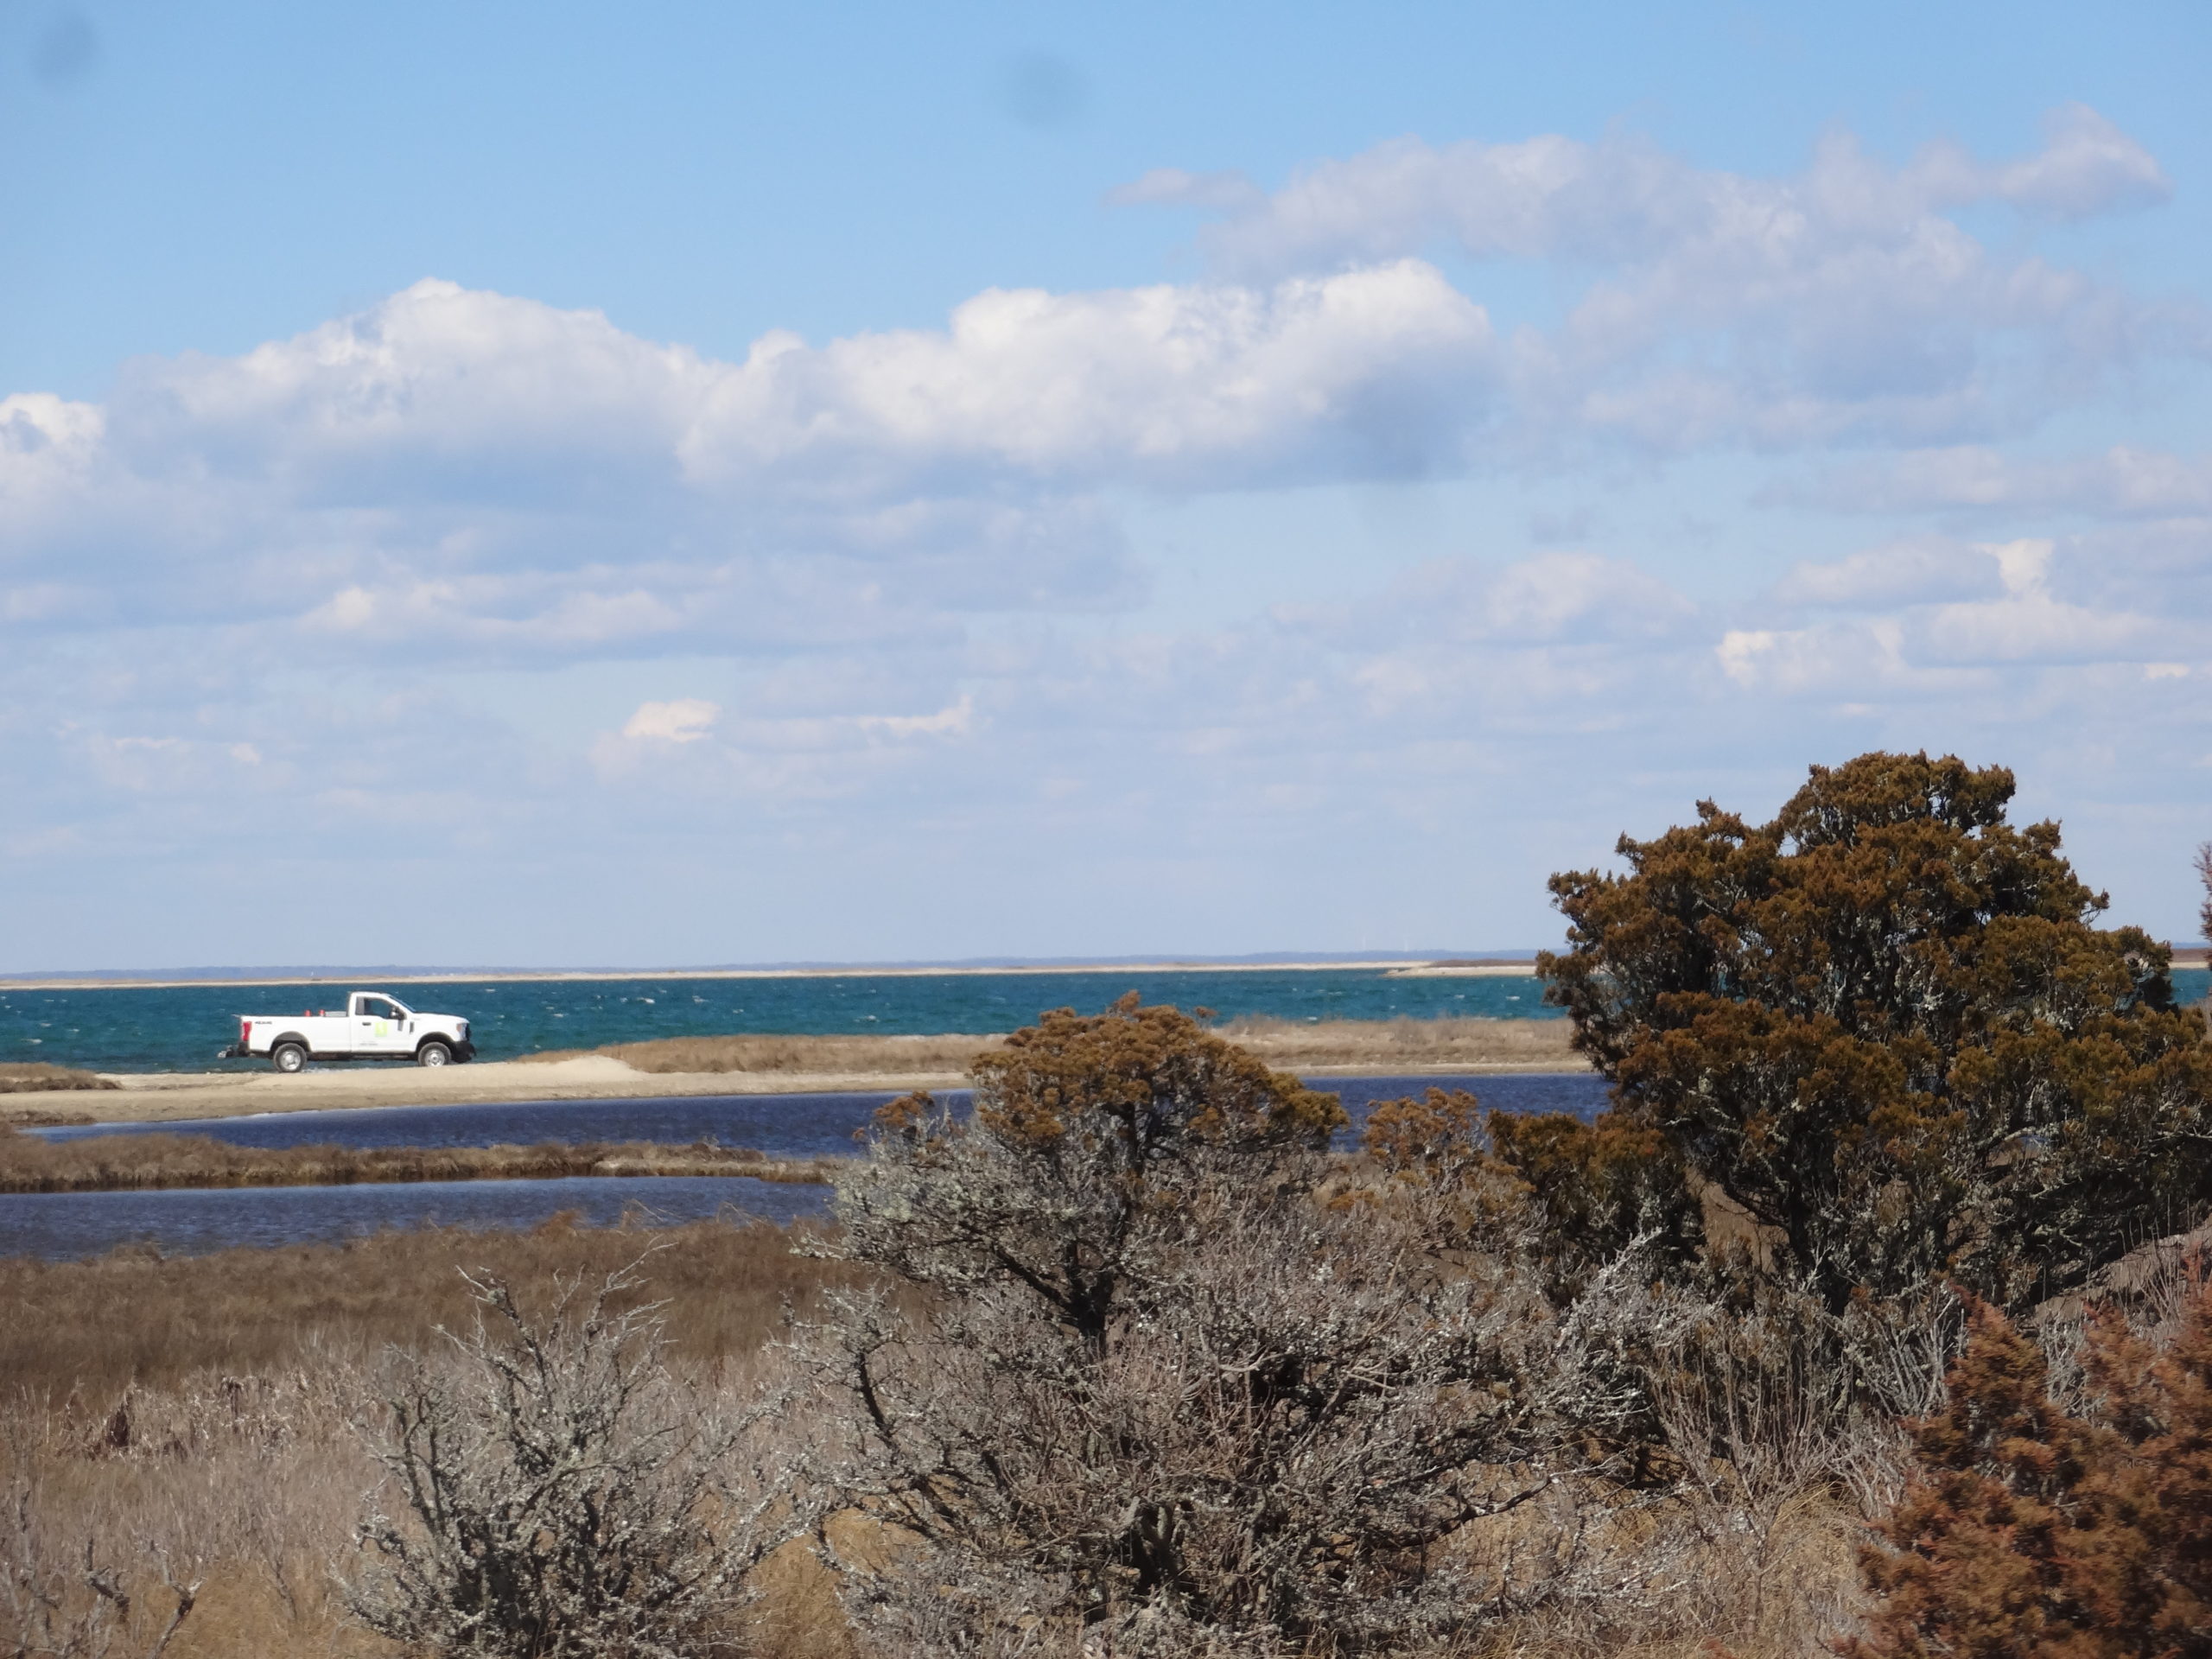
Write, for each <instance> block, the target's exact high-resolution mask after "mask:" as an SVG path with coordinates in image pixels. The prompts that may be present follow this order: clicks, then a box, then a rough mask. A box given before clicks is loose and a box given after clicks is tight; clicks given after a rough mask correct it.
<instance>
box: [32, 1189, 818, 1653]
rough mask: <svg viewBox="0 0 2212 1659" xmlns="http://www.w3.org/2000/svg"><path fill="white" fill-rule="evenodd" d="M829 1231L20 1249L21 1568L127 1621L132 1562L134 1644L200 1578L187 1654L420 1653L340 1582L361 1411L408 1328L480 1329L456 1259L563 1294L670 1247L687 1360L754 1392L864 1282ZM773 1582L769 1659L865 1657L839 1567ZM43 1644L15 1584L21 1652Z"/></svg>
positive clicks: (367, 1482)
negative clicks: (782, 1350) (179, 1255)
mask: <svg viewBox="0 0 2212 1659" xmlns="http://www.w3.org/2000/svg"><path fill="white" fill-rule="evenodd" d="M809 1231H810V1230H807V1229H804V1228H801V1229H797V1230H790V1231H786V1230H781V1229H778V1228H772V1227H768V1226H765V1225H749V1226H739V1225H734V1224H725V1223H702V1224H696V1225H692V1226H687V1227H681V1228H674V1229H666V1230H651V1231H649V1230H643V1229H597V1228H584V1227H577V1226H575V1225H573V1224H569V1223H568V1222H566V1221H556V1222H553V1223H549V1224H546V1225H544V1226H542V1227H539V1228H537V1229H535V1230H531V1231H529V1232H488V1233H474V1232H468V1231H465V1230H458V1229H452V1230H446V1229H427V1230H420V1231H414V1232H406V1233H394V1234H386V1235H384V1236H378V1237H375V1238H370V1239H363V1240H359V1241H356V1242H354V1243H349V1244H346V1245H342V1246H315V1247H308V1248H301V1249H278V1250H233V1251H228V1252H225V1253H223V1254H220V1255H209V1256H199V1257H192V1258H183V1259H177V1260H163V1259H162V1258H161V1257H160V1256H159V1255H155V1254H153V1253H151V1252H149V1251H145V1250H139V1249H130V1250H121V1251H118V1252H115V1253H114V1254H111V1255H107V1256H105V1257H102V1258H100V1259H99V1260H96V1261H92V1262H35V1261H29V1260H25V1259H20V1258H18V1259H13V1260H8V1259H0V1307H4V1308H6V1309H7V1311H8V1314H9V1317H8V1318H7V1319H5V1320H0V1378H5V1379H6V1381H7V1383H8V1385H9V1388H8V1392H7V1393H6V1395H4V1397H0V1499H5V1500H6V1501H5V1503H0V1511H3V1512H0V1573H4V1574H6V1575H7V1576H8V1577H9V1578H10V1579H11V1580H14V1581H15V1582H16V1583H19V1584H20V1583H24V1582H29V1581H35V1582H37V1583H39V1584H41V1585H42V1586H46V1587H48V1589H50V1590H52V1591H53V1592H55V1593H57V1594H58V1595H60V1598H61V1599H62V1600H63V1602H64V1604H65V1609H66V1611H67V1613H68V1614H69V1615H70V1616H71V1617H72V1618H79V1617H81V1618H89V1619H98V1618H101V1617H103V1616H105V1617H107V1618H109V1619H110V1620H111V1624H116V1620H115V1604H114V1603H112V1602H111V1601H106V1600H105V1599H103V1598H101V1597H100V1596H99V1595H98V1594H97V1593H96V1592H93V1591H92V1589H91V1588H89V1587H88V1585H87V1582H86V1564H87V1562H88V1561H89V1562H90V1563H91V1564H92V1566H93V1567H96V1568H99V1569H100V1570H102V1571H105V1572H107V1573H111V1574H112V1575H113V1576H112V1578H111V1580H110V1581H111V1583H113V1584H114V1585H116V1586H118V1587H119V1588H120V1589H122V1590H123V1591H124V1592H126V1593H127V1594H128V1595H129V1597H130V1607H129V1610H128V1612H127V1614H126V1615H124V1617H123V1618H121V1619H120V1621H119V1624H116V1628H115V1629H114V1630H113V1631H112V1634H114V1635H116V1636H118V1637H120V1638H121V1639H120V1640H118V1642H117V1643H116V1644H115V1646H114V1647H113V1649H111V1651H113V1652H116V1653H126V1652H127V1653H133V1654H143V1653H149V1652H151V1651H153V1650H154V1649H155V1644H156V1639H157V1638H158V1637H160V1635H161V1633H162V1629H163V1627H164V1626H165V1625H166V1624H168V1621H169V1620H170V1619H171V1618H173V1617H174V1614H175V1607H176V1605H177V1600H176V1595H175V1591H174V1590H173V1589H172V1588H171V1587H170V1586H177V1587H185V1586H194V1585H196V1586H197V1591H196V1596H195V1599H194V1605H193V1608H192V1611H191V1612H190V1613H189V1615H188V1617H187V1618H185V1619H184V1620H183V1622H182V1623H181V1624H179V1625H178V1627H177V1630H176V1633H175V1640H174V1641H173V1642H172V1643H170V1645H169V1646H168V1648H167V1649H165V1652H166V1655H167V1659H200V1656H208V1659H214V1656H222V1659H308V1656H315V1659H320V1656H331V1659H337V1656H349V1659H350V1656H368V1655H393V1656H395V1659H396V1656H397V1652H398V1650H397V1649H395V1648H393V1647H391V1646H390V1645H389V1644H387V1643H383V1642H380V1641H378V1640H377V1639H375V1638H374V1637H369V1636H367V1635H365V1633H363V1632H362V1631H360V1630H358V1629H356V1628H354V1627H353V1626H352V1625H351V1624H350V1623H349V1622H348V1621H347V1620H346V1618H345V1616H344V1613H343V1610H342V1607H341V1606H340V1602H339V1599H338V1598H337V1595H336V1593H335V1590H334V1583H333V1580H332V1568H333V1567H334V1565H338V1564H340V1563H342V1562H344V1561H345V1560H346V1556H347V1554H348V1551H349V1548H350V1546H349V1537H350V1534H351V1529H352V1526H353V1521H354V1520H355V1518H356V1517H357V1516H358V1515H359V1512H360V1508H361V1499H362V1495H363V1494H364V1493H365V1491H368V1490H369V1489H370V1488H371V1487H372V1485H373V1484H374V1483H375V1479H376V1471H375V1470H374V1469H373V1468H372V1466H371V1465H370V1464H369V1463H368V1460H367V1459H365V1457H364V1455H363V1454H362V1452H361V1449H360V1445H359V1440H358V1439H357V1438H356V1436H355V1435H354V1434H353V1432H352V1429H351V1427H350V1424H351V1421H352V1420H353V1417H354V1415H355V1414H357V1413H358V1412H359V1411H360V1410H362V1409H364V1408H365V1405H366V1402H367V1401H368V1400H369V1399H370V1397H371V1395H372V1378H373V1376H375V1373H376V1368H377V1365H378V1356H379V1354H380V1353H381V1352H382V1351H383V1350H384V1349H385V1345H386V1344H398V1345H401V1346H404V1347H408V1348H422V1347H425V1346H427V1345H429V1344H432V1343H433V1342H434V1341H435V1330H436V1327H437V1326H439V1325H446V1326H448V1327H451V1328H456V1329H458V1328H461V1326H462V1325H465V1323H466V1322H467V1319H469V1317H470V1313H471V1309H472V1306H473V1304H472V1303H471V1301H470V1300H469V1298H468V1295H467V1289H466V1287H464V1286H463V1285H462V1283H461V1278H460V1275H459V1273H458V1272H457V1271H456V1270H457V1269H459V1268H468V1269H470V1270H471V1271H479V1270H488V1271H489V1272H491V1273H493V1274H499V1275H500V1276H502V1277H505V1278H507V1279H510V1280H511V1281H513V1282H515V1283H517V1284H518V1285H524V1286H536V1287H543V1286H544V1285H545V1284H546V1283H547V1282H548V1281H550V1279H551V1278H552V1277H553V1276H554V1275H555V1274H582V1275H584V1276H586V1277H587V1278H596V1277H600V1276H603V1275H604V1274H607V1273H608V1272H611V1271H612V1270H613V1269H614V1268H618V1267H620V1266H621V1265H623V1264H624V1263H626V1262H630V1261H632V1260H634V1259H636V1258H637V1256H638V1255H639V1253H640V1252H641V1251H642V1250H643V1249H645V1246H646V1245H647V1244H648V1243H652V1242H653V1241H656V1240H658V1241H663V1242H664V1243H666V1245H667V1246H668V1248H666V1249H663V1250H661V1251H660V1252H659V1253H658V1254H657V1255H655V1256H654V1257H653V1260H652V1268H651V1272H652V1282H651V1284H650V1285H649V1286H648V1287H646V1290H647V1293H648V1294H651V1295H652V1296H653V1297H655V1298H657V1299H658V1298H665V1299H667V1300H668V1302H669V1304H670V1306H669V1313H670V1316H671V1332H672V1334H673V1336H674V1338H675V1339H676V1344H677V1346H676V1357H677V1361H678V1363H680V1364H681V1365H682V1366H683V1368H684V1370H686V1371H687V1372H689V1373H690V1374H691V1375H692V1376H696V1377H697V1378H699V1379H700V1380H701V1382H702V1385H703V1386H705V1387H707V1388H709V1389H716V1390H719V1389H731V1390H735V1389H741V1387H742V1386H743V1384H744V1382H745V1380H746V1378H747V1375H748V1374H749V1373H750V1372H751V1371H752V1370H753V1368H754V1367H755V1366H756V1365H757V1363H759V1359H758V1357H759V1355H760V1351H761V1349H762V1346H763V1344H764V1343H765V1342H766V1340H767V1339H768V1338H770V1337H771V1336H772V1335H774V1334H775V1333H776V1332H779V1331H780V1330H782V1329H783V1326H784V1319H785V1307H786V1306H791V1308H792V1309H794V1310H795V1311H796V1312H797V1313H799V1314H800V1315H802V1316H804V1315H805V1314H806V1313H808V1312H809V1311H810V1309H811V1308H812V1306H814V1305H815V1302H816V1300H817V1297H818V1296H819V1295H820V1294H821V1293H822V1292H823V1290H824V1289H825V1288H826V1287H830V1286H834V1285H840V1284H852V1283H855V1282H857V1281H858V1280H859V1279H860V1277H861V1270H859V1269H857V1268H853V1267H850V1266H848V1265H846V1264H843V1263H839V1262H825V1261H822V1260H819V1259H817V1258H814V1257H810V1256H805V1255H797V1254H795V1253H794V1250H793V1246H794V1244H796V1243H801V1242H803V1241H804V1238H805V1237H806V1236H809ZM18 1500H20V1503H19V1502H18ZM26 1523H27V1524H26ZM88 1549H89V1552H90V1554H87V1551H88ZM763 1612H764V1615H765V1618H764V1624H763V1636H764V1637H765V1638H766V1639H764V1640H763V1642H762V1643H760V1645H759V1649H758V1651H760V1653H761V1655H762V1659H845V1656H846V1654H847V1653H848V1651H849V1642H848V1639H847V1637H846V1636H845V1632H844V1624H843V1619H842V1615H841V1614H839V1613H838V1611H837V1610H836V1606H835V1604H834V1600H833V1599H831V1598H830V1596H829V1592H828V1589H827V1586H826V1585H825V1584H824V1583H823V1578H822V1574H821V1573H820V1570H819V1569H818V1568H817V1567H815V1566H814V1565H813V1563H812V1562H811V1561H810V1560H806V1559H804V1558H803V1557H802V1558H795V1559H793V1560H790V1561H788V1562H779V1564H778V1567H777V1570H776V1571H775V1573H773V1574H772V1599H771V1603H770V1605H768V1606H767V1607H766V1608H764V1609H763ZM18 1635H19V1632H18V1631H17V1630H16V1629H14V1628H11V1618H10V1612H9V1610H8V1606H7V1605H6V1601H5V1599H4V1597H0V1651H6V1652H10V1653H12V1652H14V1651H16V1646H15V1640H16V1637H18ZM38 1650H39V1649H36V1648H33V1649H31V1651H33V1652H36V1651H38ZM92 1650H96V1649H86V1651H92Z"/></svg>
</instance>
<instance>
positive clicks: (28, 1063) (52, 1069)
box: [0, 1060, 122, 1095]
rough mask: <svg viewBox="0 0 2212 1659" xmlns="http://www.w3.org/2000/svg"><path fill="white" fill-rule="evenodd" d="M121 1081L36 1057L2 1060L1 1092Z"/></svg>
mask: <svg viewBox="0 0 2212 1659" xmlns="http://www.w3.org/2000/svg"><path fill="white" fill-rule="evenodd" d="M121 1087H122V1084H118V1083H117V1082H116V1081H115V1079H114V1078H112V1077H101V1076H99V1074H98V1073H97V1072H92V1071H75V1070H73V1069H72V1068H70V1067H68V1066H66V1065H47V1064H46V1063H45V1062H43V1061H37V1060H8V1061H4V1062H0V1095H38V1094H50V1093H52V1092H54V1091H55V1090H67V1089H119V1088H121Z"/></svg>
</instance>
